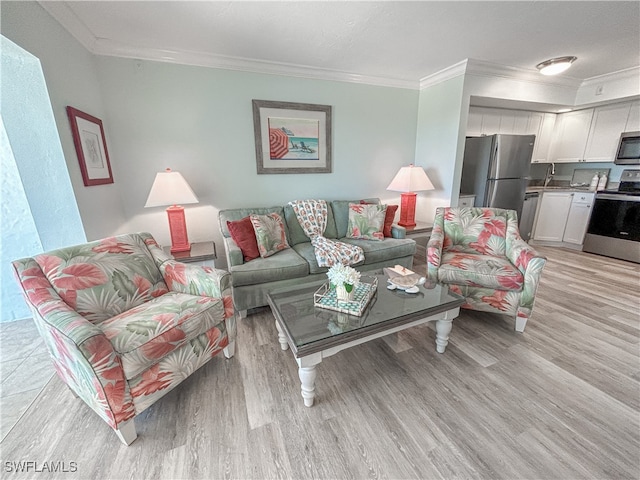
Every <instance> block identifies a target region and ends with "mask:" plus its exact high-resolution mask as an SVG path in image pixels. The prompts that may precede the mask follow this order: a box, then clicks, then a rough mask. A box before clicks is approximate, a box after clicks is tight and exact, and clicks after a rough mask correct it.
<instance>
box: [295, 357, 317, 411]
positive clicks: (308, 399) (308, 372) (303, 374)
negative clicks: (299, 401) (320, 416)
mask: <svg viewBox="0 0 640 480" xmlns="http://www.w3.org/2000/svg"><path fill="white" fill-rule="evenodd" d="M298 376H299V377H300V382H301V384H302V388H301V390H300V391H301V393H302V398H303V399H304V406H305V407H311V406H313V399H314V398H316V366H315V365H313V366H312V367H300V368H299V369H298Z"/></svg>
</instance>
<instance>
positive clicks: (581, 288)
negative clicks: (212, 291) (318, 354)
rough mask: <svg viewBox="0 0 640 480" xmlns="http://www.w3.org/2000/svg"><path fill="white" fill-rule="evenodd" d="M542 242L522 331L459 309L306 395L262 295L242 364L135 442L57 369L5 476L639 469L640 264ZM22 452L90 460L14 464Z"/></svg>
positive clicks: (230, 364)
mask: <svg viewBox="0 0 640 480" xmlns="http://www.w3.org/2000/svg"><path fill="white" fill-rule="evenodd" d="M538 248H539V250H540V251H541V252H542V253H544V254H545V255H547V256H548V258H549V262H548V264H547V267H546V268H545V270H544V272H543V274H542V282H541V285H540V288H539V291H538V300H537V303H536V307H535V310H534V315H533V318H532V319H531V320H530V321H529V323H528V325H527V328H526V331H525V333H524V334H519V333H516V332H515V331H514V325H513V321H512V320H511V319H508V318H506V317H501V316H495V315H490V314H483V313H478V312H471V311H462V313H461V315H460V317H459V318H458V319H456V320H454V325H453V331H452V332H451V338H450V343H449V346H448V348H447V351H446V352H445V353H444V354H442V355H441V354H438V353H436V351H435V343H434V341H435V332H434V330H433V327H432V326H424V327H417V328H413V329H409V330H406V331H404V332H401V333H400V334H398V335H395V336H392V337H385V338H384V339H379V340H375V341H372V342H370V343H367V344H364V345H360V346H358V347H354V348H352V349H350V350H346V351H343V352H341V353H339V354H337V355H335V356H333V357H330V358H327V359H326V360H324V361H323V362H322V364H321V365H320V366H319V368H318V378H317V386H318V388H317V395H318V396H317V398H316V405H315V406H314V407H312V408H305V407H304V406H303V403H302V398H301V396H300V384H299V380H298V373H297V367H296V363H295V361H294V359H293V356H292V354H291V352H290V351H282V350H280V347H279V345H278V340H277V333H276V329H275V326H274V321H273V317H272V315H271V312H270V311H269V309H268V308H265V309H262V310H260V311H258V312H257V313H255V314H254V315H252V316H250V317H248V318H246V319H244V320H242V321H240V322H239V328H238V343H237V349H236V356H235V357H234V358H233V359H231V360H225V359H224V357H223V356H222V355H220V356H218V357H217V358H215V359H213V360H212V361H211V362H209V363H208V364H207V365H206V366H205V367H203V368H202V369H201V370H200V371H198V372H197V373H196V374H194V375H192V376H191V377H190V378H189V379H188V380H186V381H185V382H184V383H183V384H182V385H181V386H179V387H178V388H177V389H176V390H175V391H173V392H171V393H169V394H168V395H167V396H166V397H165V398H164V399H163V400H161V401H160V402H158V403H157V404H155V405H154V406H153V407H151V408H150V409H149V410H147V411H146V412H145V413H143V414H142V415H141V416H140V417H138V418H137V419H136V424H137V428H138V432H139V437H138V440H136V442H135V443H134V444H133V445H131V446H130V447H125V446H123V445H122V444H120V442H119V441H118V439H117V438H116V436H115V434H114V433H113V432H112V431H111V430H110V429H109V427H107V425H106V424H104V423H103V422H102V421H101V420H100V419H99V418H98V417H97V415H96V414H94V413H93V412H92V411H91V410H89V408H88V407H86V406H85V405H84V404H83V403H82V402H81V401H80V400H78V399H76V398H74V397H73V395H72V394H71V392H70V391H69V390H68V389H67V388H66V387H65V386H64V385H63V384H62V382H61V381H60V380H59V379H58V378H57V377H55V376H54V377H52V378H51V380H50V381H49V382H48V383H47V384H46V386H45V387H44V388H43V389H42V391H41V392H40V393H39V394H38V395H37V396H36V398H35V400H34V401H33V403H31V404H30V405H29V406H28V407H27V408H26V411H25V412H24V413H22V414H21V416H20V417H19V420H18V421H17V423H15V425H14V426H13V428H11V430H10V431H9V432H8V433H6V436H5V437H4V439H3V440H2V443H1V444H0V449H1V453H0V457H1V461H2V463H1V465H0V468H2V473H1V474H0V476H1V478H20V479H22V478H38V479H44V478H83V479H84V478H87V479H88V478H94V479H102V478H113V479H120V478H123V479H124V478H132V479H139V478H150V479H165V478H167V479H169V478H171V479H173V478H215V479H222V478H231V479H245V478H246V479H264V478H291V479H308V478H309V479H310V478H314V479H347V478H348V479H351V478H358V479H359V478H363V479H364V478H376V479H377V478H379V479H386V478H389V479H396V478H402V479H405V478H407V479H409V478H420V479H432V478H433V479H437V478H447V479H448V478H483V479H519V478H523V479H524V478H526V479H556V478H557V479H583V478H584V479H587V478H594V479H609V478H611V479H614V478H615V479H619V478H628V479H637V478H640V387H639V380H640V364H639V359H640V351H639V335H640V325H639V324H640V319H639V312H640V304H639V301H638V293H639V291H640V266H639V265H636V264H632V263H627V262H622V261H617V260H612V259H607V258H605V257H599V256H595V255H590V254H585V253H582V252H576V251H572V250H563V249H556V248H549V247H538ZM416 268H421V269H423V268H424V264H422V265H417V266H416ZM14 330H15V329H14ZM3 338H4V341H7V339H6V336H5V337H3ZM36 354H37V352H36ZM25 382H27V383H28V382H29V380H28V379H25ZM3 385H4V384H3ZM17 461H33V462H38V463H39V464H42V462H45V461H48V462H62V461H64V462H67V465H68V464H69V462H76V464H77V472H75V473H56V474H47V473H36V472H33V471H32V472H31V473H28V474H27V473H22V474H13V473H11V474H10V473H8V472H7V471H6V468H7V467H6V462H17Z"/></svg>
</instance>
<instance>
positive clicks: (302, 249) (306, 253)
mask: <svg viewBox="0 0 640 480" xmlns="http://www.w3.org/2000/svg"><path fill="white" fill-rule="evenodd" d="M292 248H293V249H294V250H295V251H296V252H297V253H298V255H300V256H301V257H302V258H304V259H305V260H306V261H307V263H308V264H309V273H310V274H312V275H313V274H316V273H326V272H327V271H329V267H321V266H319V265H318V260H317V258H316V253H315V249H314V247H313V245H311V243H308V242H307V243H298V244H297V245H294V246H293V247H292ZM365 261H366V258H365V260H362V261H360V262H358V263H354V264H352V265H351V266H353V267H357V266H358V265H364V264H365Z"/></svg>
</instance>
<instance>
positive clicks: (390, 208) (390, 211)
mask: <svg viewBox="0 0 640 480" xmlns="http://www.w3.org/2000/svg"><path fill="white" fill-rule="evenodd" d="M360 203H361V204H363V205H372V204H373V205H376V204H377V202H372V201H368V200H360ZM396 210H398V205H387V213H386V216H385V217H384V228H383V229H382V233H383V234H384V236H385V237H392V236H393V235H391V225H393V219H394V218H396Z"/></svg>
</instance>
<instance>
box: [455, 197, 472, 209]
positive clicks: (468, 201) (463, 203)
mask: <svg viewBox="0 0 640 480" xmlns="http://www.w3.org/2000/svg"><path fill="white" fill-rule="evenodd" d="M475 201H476V196H475V195H460V197H459V198H458V207H473V205H474V204H475Z"/></svg>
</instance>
